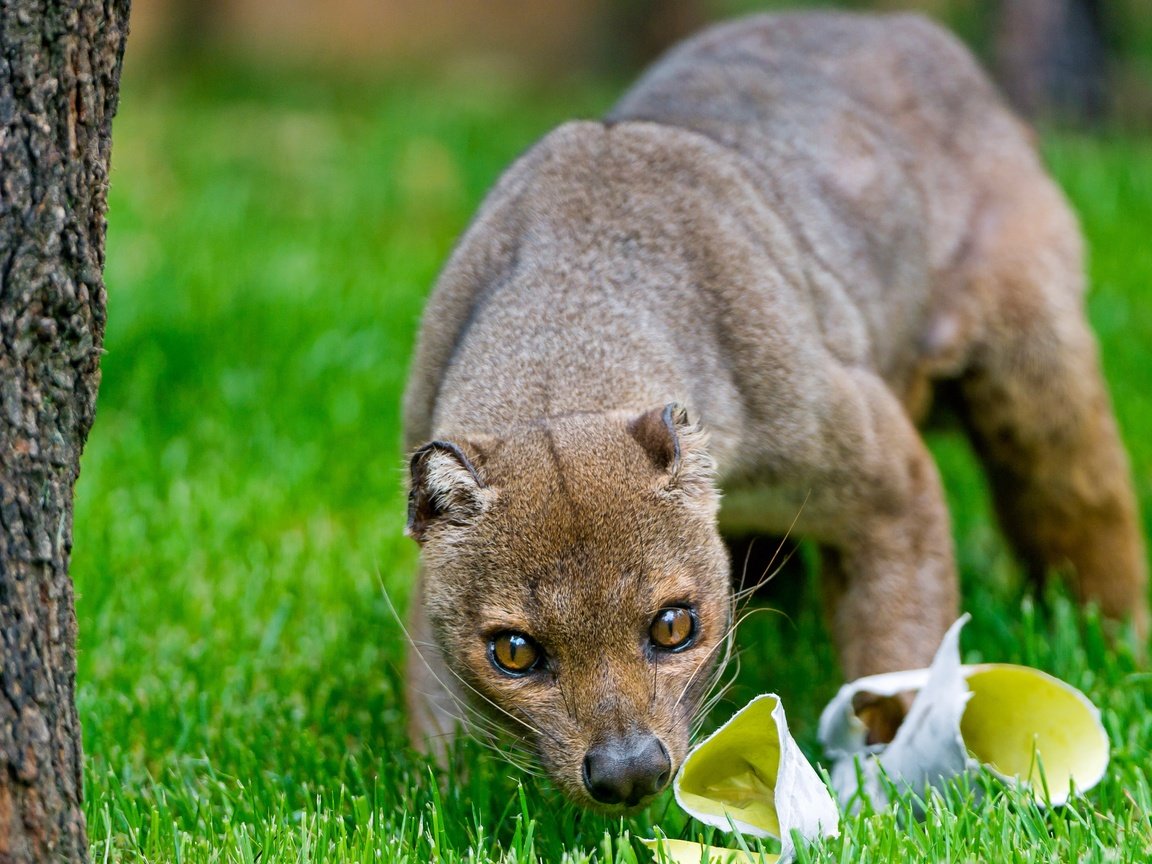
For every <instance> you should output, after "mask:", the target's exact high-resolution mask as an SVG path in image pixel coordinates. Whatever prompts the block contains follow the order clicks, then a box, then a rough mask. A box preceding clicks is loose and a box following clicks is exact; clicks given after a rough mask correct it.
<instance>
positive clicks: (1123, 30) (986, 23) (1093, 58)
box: [130, 0, 1152, 123]
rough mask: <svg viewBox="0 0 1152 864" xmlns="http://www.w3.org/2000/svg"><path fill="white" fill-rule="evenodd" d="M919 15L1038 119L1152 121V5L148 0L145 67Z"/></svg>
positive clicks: (585, 56)
mask: <svg viewBox="0 0 1152 864" xmlns="http://www.w3.org/2000/svg"><path fill="white" fill-rule="evenodd" d="M801 5H807V6H809V7H812V6H838V7H846V8H853V9H873V10H882V11H891V10H902V9H914V10H917V11H920V12H923V13H926V14H928V15H931V16H932V17H933V18H935V19H937V20H939V21H941V22H942V23H944V24H946V25H948V26H949V27H951V28H952V29H953V30H954V31H956V32H957V33H959V34H960V35H962V36H963V37H964V38H965V39H966V41H968V43H969V44H970V45H971V46H972V47H973V48H974V49H975V50H976V52H977V53H978V54H979V55H980V56H981V57H982V58H983V59H984V60H985V61H986V62H987V64H988V66H989V67H990V68H991V69H993V71H994V72H995V73H996V76H997V78H998V79H999V80H1000V82H1001V83H1002V85H1003V86H1004V88H1005V90H1006V91H1007V92H1008V93H1009V95H1010V96H1011V98H1012V100H1013V101H1014V103H1015V104H1016V105H1017V107H1018V108H1019V109H1020V110H1022V111H1023V112H1025V113H1027V114H1029V115H1033V116H1035V115H1038V114H1040V115H1043V114H1050V113H1058V114H1060V115H1061V116H1062V118H1063V119H1072V120H1081V121H1084V120H1086V121H1099V120H1102V119H1105V118H1106V117H1120V118H1123V119H1124V120H1125V121H1126V122H1145V123H1146V122H1148V120H1149V118H1152V90H1150V85H1149V80H1150V79H1152V74H1150V73H1152V6H1150V5H1149V2H1148V0H841V2H829V0H813V2H809V3H807V4H800V3H795V2H789V3H784V2H780V0H759V2H757V0H563V2H558V0H551V2H526V0H325V2H322V0H137V2H136V3H135V4H134V7H133V13H132V18H133V28H132V39H133V44H132V48H131V53H130V56H131V57H132V61H133V62H134V63H137V64H138V65H139V64H145V63H155V62H157V61H158V60H161V59H162V58H164V59H172V58H179V59H180V60H185V61H187V60H189V59H191V60H193V61H195V58H197V57H203V56H204V55H206V54H219V53H225V54H229V55H234V56H239V57H243V58H245V59H246V60H247V61H249V62H253V63H273V64H281V65H282V64H286V63H287V64H292V65H296V66H305V65H307V66H309V67H311V68H314V69H315V68H320V67H325V66H327V67H344V68H347V67H348V66H349V65H355V66H359V67H362V68H371V69H374V70H376V71H387V70H393V71H394V70H397V69H405V70H411V69H413V68H417V69H421V70H423V71H425V72H428V71H431V70H444V69H452V68H458V67H461V66H465V67H472V68H476V67H477V66H480V67H488V68H493V67H495V68H500V69H503V70H504V71H505V72H506V74H509V75H531V76H533V77H534V78H536V79H537V80H542V79H544V80H547V79H551V80H555V79H557V78H563V77H565V76H570V75H573V74H588V73H593V74H604V73H608V74H627V73H630V72H633V71H635V70H636V69H637V68H639V67H640V66H642V65H643V64H645V63H647V62H649V61H651V60H652V59H653V58H654V57H655V56H656V55H657V54H658V53H659V52H660V51H661V50H663V49H664V48H666V47H667V46H668V45H670V44H671V43H672V42H674V41H676V40H677V39H680V38H682V37H683V36H685V35H687V34H688V33H691V32H692V31H694V30H696V29H698V28H699V27H701V26H702V25H704V24H705V23H707V22H709V21H712V20H715V19H716V18H719V17H725V16H730V15H733V14H737V13H742V12H750V11H756V10H766V9H772V8H786V7H793V6H801Z"/></svg>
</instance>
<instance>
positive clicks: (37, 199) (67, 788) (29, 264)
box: [0, 0, 129, 864]
mask: <svg viewBox="0 0 1152 864" xmlns="http://www.w3.org/2000/svg"><path fill="white" fill-rule="evenodd" d="M128 6H129V0H71V2H68V3H61V2H58V0H0V343H2V345H0V864H8V862H13V864H16V862H26V861H27V862H31V861H37V862H41V861H87V860H88V848H87V845H88V841H87V837H86V835H85V826H84V814H83V810H82V809H81V805H82V792H83V790H82V759H81V747H80V724H79V721H78V719H77V717H76V706H75V680H76V616H75V611H74V609H73V602H72V600H73V598H72V583H71V581H70V579H69V577H68V563H69V557H70V552H71V547H72V495H73V489H74V487H75V483H76V478H77V475H78V474H79V459H80V453H81V450H82V449H83V446H84V442H85V439H86V438H87V436H88V430H89V429H90V428H91V425H92V417H93V412H94V410H95V402H96V390H97V387H98V385H99V380H100V367H99V360H100V352H101V345H102V343H103V338H104V319H105V293H104V284H103V277H102V271H103V267H104V230H105V221H104V212H105V208H106V204H105V202H106V189H107V183H108V158H109V153H110V147H111V138H110V133H111V122H112V115H113V114H114V113H115V109H116V100H117V96H118V92H119V81H120V68H121V62H122V59H123V53H124V42H125V38H126V36H127V31H128Z"/></svg>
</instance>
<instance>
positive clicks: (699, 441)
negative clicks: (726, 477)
mask: <svg viewBox="0 0 1152 864" xmlns="http://www.w3.org/2000/svg"><path fill="white" fill-rule="evenodd" d="M628 431H629V432H630V433H631V434H632V437H633V438H635V439H636V442H637V443H638V444H639V445H640V446H641V447H643V448H644V452H646V453H647V454H648V458H649V459H651V460H652V464H653V465H655V466H656V468H657V470H659V471H661V472H663V473H664V474H666V475H667V477H668V482H667V486H668V488H669V489H679V490H682V491H683V492H685V493H686V494H688V495H691V496H694V497H695V496H702V497H707V498H715V497H716V487H715V483H714V481H715V477H716V462H715V460H714V459H713V458H712V457H711V455H710V454H709V453H708V446H707V445H708V435H707V433H706V432H705V431H704V429H703V427H702V426H701V425H700V424H699V423H698V422H695V421H693V420H692V419H691V418H690V417H689V415H688V409H687V408H685V407H684V406H683V405H681V404H680V403H678V402H669V403H668V404H667V405H665V406H663V407H661V408H653V409H652V410H651V411H645V412H644V413H643V414H641V415H640V416H639V417H636V418H634V419H633V420H632V421H631V422H629V424H628Z"/></svg>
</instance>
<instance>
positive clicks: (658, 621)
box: [648, 606, 696, 651]
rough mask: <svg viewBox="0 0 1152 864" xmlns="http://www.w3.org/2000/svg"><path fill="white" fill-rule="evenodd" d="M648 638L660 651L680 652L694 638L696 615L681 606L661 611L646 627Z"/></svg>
mask: <svg viewBox="0 0 1152 864" xmlns="http://www.w3.org/2000/svg"><path fill="white" fill-rule="evenodd" d="M648 638H650V639H651V640H652V645H653V646H654V647H656V648H658V649H659V650H661V651H681V650H683V649H685V648H687V647H688V646H689V645H691V644H692V641H693V640H694V639H695V638H696V615H695V614H694V613H693V612H692V610H691V609H685V608H684V607H683V606H669V607H667V608H665V609H661V610H660V611H659V612H657V613H656V617H655V618H653V619H652V623H651V624H649V625H648Z"/></svg>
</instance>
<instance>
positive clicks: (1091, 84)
mask: <svg viewBox="0 0 1152 864" xmlns="http://www.w3.org/2000/svg"><path fill="white" fill-rule="evenodd" d="M998 17H999V20H998V22H997V27H996V45H995V49H996V67H997V73H998V77H999V78H1000V83H1001V84H1002V85H1003V86H1004V90H1005V91H1006V92H1007V94H1008V98H1009V100H1011V102H1012V104H1013V105H1015V107H1016V109H1017V110H1018V111H1020V112H1021V113H1023V114H1024V115H1025V116H1026V117H1031V118H1038V119H1046V120H1050V119H1055V120H1064V121H1072V122H1077V123H1083V124H1095V123H1099V122H1100V121H1101V120H1103V119H1104V116H1105V114H1106V113H1107V109H1108V67H1107V61H1108V52H1107V48H1106V44H1105V35H1106V23H1107V22H1106V20H1105V4H1104V2H1103V0H1001V2H1000V6H999V16H998Z"/></svg>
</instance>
